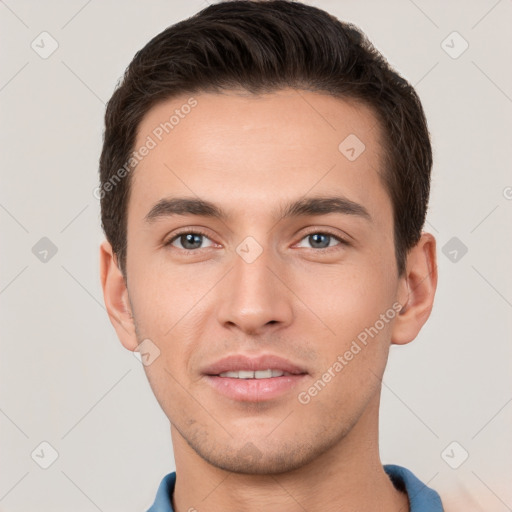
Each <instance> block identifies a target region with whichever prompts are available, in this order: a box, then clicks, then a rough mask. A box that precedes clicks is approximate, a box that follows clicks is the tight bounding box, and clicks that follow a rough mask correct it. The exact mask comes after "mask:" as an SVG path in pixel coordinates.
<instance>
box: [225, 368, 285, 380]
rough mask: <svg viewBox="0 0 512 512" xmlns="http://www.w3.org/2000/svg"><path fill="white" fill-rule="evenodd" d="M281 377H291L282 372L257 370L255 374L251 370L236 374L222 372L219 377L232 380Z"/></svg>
mask: <svg viewBox="0 0 512 512" xmlns="http://www.w3.org/2000/svg"><path fill="white" fill-rule="evenodd" d="M283 375H291V374H290V373H288V372H283V371H282V370H272V369H270V368H269V369H268V370H257V371H255V372H253V371H251V370H240V371H237V372H223V373H221V374H220V375H219V377H231V378H232V379H270V378H271V377H282V376H283Z"/></svg>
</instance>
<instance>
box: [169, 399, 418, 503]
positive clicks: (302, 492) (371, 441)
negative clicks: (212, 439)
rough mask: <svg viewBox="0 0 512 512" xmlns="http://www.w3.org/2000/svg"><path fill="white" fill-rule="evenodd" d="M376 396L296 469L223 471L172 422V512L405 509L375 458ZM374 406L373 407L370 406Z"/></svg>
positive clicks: (402, 495) (399, 496) (402, 496)
mask: <svg viewBox="0 0 512 512" xmlns="http://www.w3.org/2000/svg"><path fill="white" fill-rule="evenodd" d="M378 407H379V403H378V399H377V400H376V401H375V402H374V403H372V404H370V405H369V406H368V408H367V410H366V411H365V413H364V414H363V416H361V418H360V419H359V421H358V422H357V424H356V425H355V426H354V427H353V428H352V429H351V431H350V432H349V433H348V434H347V435H346V436H345V437H343V438H342V439H341V440H340V441H339V442H338V443H337V444H336V445H335V446H333V447H332V448H331V449H329V450H327V451H326V452H325V453H322V454H319V456H318V457H316V458H315V459H314V460H313V461H311V462H310V463H309V464H307V465H304V466H302V467H300V468H298V469H296V470H293V471H290V472H286V473H279V474H268V475H258V474H255V475H252V474H240V473H233V472H230V471H225V470H224V469H221V468H218V467H216V466H213V465H212V464H210V463H208V462H206V461H205V460H203V459H202V458H201V457H200V456H199V455H198V454H197V453H196V452H195V451H194V450H193V449H192V448H191V447H190V446H189V445H188V444H187V442H186V441H185V439H184V438H183V437H182V436H181V435H180V434H179V432H178V431H177V430H176V429H175V428H174V427H173V426H171V435H172V440H173V447H174V457H175V462H176V475H177V478H176V486H175V490H174V495H173V507H174V510H175V512H189V511H196V512H200V511H202V510H208V512H229V511H235V510H236V511H243V512H260V511H261V510H279V511H280V512H303V511H304V510H307V511H308V512H331V511H332V512H334V511H339V510H340V509H343V510H379V511H380V512H394V511H396V510H400V511H402V512H406V511H408V510H409V502H408V498H407V496H406V495H405V494H404V493H401V492H399V491H398V490H396V489H395V487H394V486H393V484H392V483H391V480H390V479H389V477H388V476H387V474H386V473H385V471H384V469H383V467H382V464H381V462H380V458H379V445H378ZM375 409H376V410H375Z"/></svg>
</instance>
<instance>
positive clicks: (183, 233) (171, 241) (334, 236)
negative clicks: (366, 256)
mask: <svg viewBox="0 0 512 512" xmlns="http://www.w3.org/2000/svg"><path fill="white" fill-rule="evenodd" d="M182 235H201V236H204V237H206V238H208V239H209V240H210V237H209V236H208V234H207V233H205V232H204V231H201V230H200V229H198V230H195V231H181V232H179V233H177V234H175V235H174V236H173V237H172V238H170V239H169V240H168V241H167V242H165V243H164V246H171V247H173V248H174V249H178V250H179V251H184V252H187V253H194V252H198V251H200V250H201V249H208V247H201V248H199V249H181V248H180V247H174V246H172V243H173V242H174V241H175V240H177V239H178V238H179V237H180V236H182ZM310 235H327V236H329V237H331V238H334V239H335V240H336V241H338V242H339V245H345V246H348V245H350V244H349V242H348V241H347V240H345V239H344V238H341V237H340V236H339V235H335V234H334V233H332V232H330V231H319V230H313V231H310V232H308V233H305V234H304V236H303V237H302V238H301V239H300V240H299V242H300V241H302V240H304V238H306V237H308V236H310ZM339 245H335V246H333V247H324V248H322V249H316V248H315V247H310V248H309V247H308V249H312V250H316V251H322V252H330V251H331V250H333V249H334V250H335V249H336V248H337V247H339Z"/></svg>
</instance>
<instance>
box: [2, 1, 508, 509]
mask: <svg viewBox="0 0 512 512" xmlns="http://www.w3.org/2000/svg"><path fill="white" fill-rule="evenodd" d="M310 3H312V4H314V5H317V6H319V7H321V8H324V9H326V10H328V11H329V12H331V13H333V14H334V15H336V16H337V17H339V18H340V19H343V20H347V21H351V22H353V23H355V24H356V25H358V26H359V27H360V28H362V29H363V30H364V31H365V32H366V33H367V34H368V35H369V37H370V40H372V42H373V43H374V44H375V45H376V47H377V48H378V49H379V50H380V51H382V53H383V54H384V55H385V56H386V57H387V58H388V60H389V61H390V63H391V64H392V65H394V66H395V67H396V68H397V69H398V71H399V72H401V73H402V74H403V75H404V76H405V77H406V78H407V79H408V80H409V81H410V82H411V83H412V84H413V85H415V86H416V87H417V91H418V93H419V95H420V97H421V99H422V101H423V104H424V107H425V110H426V114H427V118H428V121H429V127H430V131H431V133H432V139H433V145H434V156H435V165H434V174H433V183H432V198H431V207H430V212H429V216H428V224H427V226H426V228H427V230H429V231H431V232H432V233H433V234H434V235H435V236H436V237H437V240H438V248H439V250H438V257H439V275H440V282H439V288H438V293H437V299H436V303H435V308H434V311H433V314H432V317H431V319H430V320H429V322H428V324H427V326H426V327H425V328H424V329H423V331H422V333H421V335H420V336H419V337H418V338H417V340H415V342H413V343H411V344H410V345H407V346H404V347H393V348H392V350H391V355H390V362H389V367H388V370H387V372H386V374H385V378H384V387H383V397H382V415H381V453H382V458H383V461H384V462H385V463H396V464H401V465H404V466H406V467H408V468H410V469H411V470H413V471H414V472H415V473H416V475H417V476H418V477H419V478H420V479H422V480H423V481H424V482H429V485H430V486H432V487H434V488H436V489H438V490H440V491H443V492H445V491H446V493H447V494H449V493H458V494H464V493H466V492H469V493H472V494H473V495H475V496H477V499H478V500H480V501H481V502H482V503H483V502H485V503H486V504H487V505H486V508H485V510H487V511H490V510H492V511H496V512H501V511H505V510H512V489H511V487H510V486H509V485H508V483H509V482H510V480H511V477H512V471H511V453H510V452H511V450H510V438H509V433H510V431H511V430H512V429H511V427H512V404H511V401H512V386H511V381H512V376H511V375H512V373H511V364H510V362H511V352H512V344H511V343H510V332H511V327H512V325H511V308H512V286H511V284H512V272H511V270H510V262H511V261H512V258H511V255H512V237H511V236H510V234H511V230H510V226H511V220H512V188H511V187H512V175H511V172H510V169H511V160H512V158H511V151H510V146H511V142H512V141H511V134H512V133H511V132H512V130H511V124H512V123H511V120H512V116H511V113H512V99H511V97H512V70H511V66H510V62H512V59H511V57H512V35H511V34H512V30H511V26H510V20H511V19H512V2H511V0H500V1H496V0H479V1H472V2H467V1H450V2H445V1H426V0H422V1H420V0H416V1H415V2H413V1H412V0H394V1H393V2H379V1H376V0H375V1H365V2H361V1H348V0H347V1H334V0H333V1H329V0H317V1H315V2H310ZM205 6H206V2H205V1H199V0H195V1H184V0H166V1H163V0H160V1H153V2H142V1H134V0H130V1H123V2H121V1H117V2H115V1H112V0H109V1H99V0H92V1H84V0H73V1H67V2H64V1H49V0H46V1H41V2H35V1H33V2H29V1H26V0H25V1H23V0H5V1H0V37H1V42H0V48H1V66H0V106H1V116H2V118H1V119H2V123H1V128H0V135H1V172H2V185H1V189H0V225H1V239H0V242H1V249H0V251H1V252H0V258H1V260H0V262H1V264H0V306H1V310H0V311H1V313H0V322H1V324H0V326H1V351H0V431H1V441H0V510H1V511H3V512H27V511H32V510H34V511H35V510H38V511H39V512H47V511H48V512H49V511H52V512H57V511H69V510H73V511H75V512H81V511H83V512H89V511H90V512H93V511H95V510H100V511H105V512H106V511H121V510H122V511H125V512H130V511H133V512H136V511H137V512H140V511H142V510H145V509H146V507H148V506H149V505H150V504H151V502H152V500H153V498H154V495H155V492H156V488H157V485H158V484H159V482H160V480H161V478H162V477H163V476H164V475H165V474H166V473H168V472H170V471H171V470H173V469H174V462H173V456H172V446H171V442H170V434H169V426H168V421H167V419H166V417H165V415H164V414H163V412H162V411H161V410H160V408H159V406H158V404H157V402H156V400H155V398H154V397H153V395H152V393H151V390H150V388H149V385H148V383H147V381H146V378H145V375H144V372H143V369H142V366H141V364H140V363H139V361H138V360H137V359H136V358H135V357H134V356H133V354H132V353H131V352H128V351H126V350H125V349H123V348H122V346H121V344H120V343H119V341H118V340H117V337H116V335H115V332H114V330H113V328H112V326H111V324H110V322H109V320H108V317H107V314H106V311H105V308H104V305H103V298H102V293H101V287H100V281H99V271H98V246H99V243H100V242H101V240H102V239H103V237H102V233H101V230H100V221H99V202H98V201H97V200H96V199H95V197H94V196H93V189H94V188H95V187H96V186H97V164H98V158H99V153H100V149H101V138H102V130H103V114H104V108H105V105H104V104H105V102H106V101H107V100H108V99H109V98H110V95H111V94H112V92H113V90H114V87H115V84H116V83H117V81H118V79H119V78H120V77H121V75H122V73H123V71H124V69H125V67H126V66H127V65H128V63H129V61H130V60H131V58H132V57H133V55H134V53H135V52H136V51H137V50H138V49H140V48H141V47H142V46H143V45H144V44H145V43H146V42H147V41H149V39H150V38H152V37H153V36H154V35H156V34H157V33H159V32H160V31H162V30H163V29H164V28H166V27H167V26H169V25H171V24H173V23H175V22H176V21H178V20H180V19H183V18H184V17H188V16H190V15H192V14H193V13H195V12H197V11H198V10H199V9H201V8H203V7H205ZM43 31H47V32H48V33H49V34H51V36H52V37H53V38H54V39H55V40H56V41H57V42H58V45H59V47H58V49H57V50H56V51H55V52H54V53H53V54H52V55H51V56H49V57H48V58H47V59H43V58H41V57H40V56H39V54H38V53H36V51H34V50H33V49H32V48H31V43H32V42H33V41H35V44H39V47H42V46H43V45H44V47H45V48H46V49H48V48H49V40H48V39H46V40H45V42H43V43H41V37H40V36H39V35H40V33H41V32H43ZM454 31H457V32H458V33H459V34H460V35H461V36H462V38H463V39H464V40H465V41H467V43H468V44H469V47H468V49H467V50H466V51H465V52H464V53H462V54H461V55H460V56H458V58H453V55H454V54H456V53H458V52H459V51H460V50H461V49H462V48H463V44H464V41H463V40H462V39H460V38H458V36H456V35H455V36H454V35H451V34H452V32H454ZM45 37H46V36H45ZM447 38H448V39H447ZM445 40H446V42H445V43H443V44H442V42H443V41H445ZM445 50H447V51H448V52H451V53H452V56H450V55H449V54H448V53H447V52H446V51H445ZM507 187H508V188H507ZM43 237H47V238H48V239H50V240H51V241H52V242H53V244H55V246H56V247H57V253H56V254H55V255H54V256H51V253H48V255H47V256H46V258H47V261H46V262H43V261H41V260H40V259H39V258H43V257H44V256H45V254H44V253H41V252H38V250H41V249H40V248H39V249H38V247H39V246H36V250H34V252H36V254H34V253H33V251H32V248H33V247H34V246H35V245H36V243H38V241H39V240H40V239H41V238H43ZM453 237H457V239H458V240H459V242H457V241H455V242H453V241H452V242H451V244H453V243H457V244H459V246H460V243H462V244H464V245H465V246H466V247H467V249H468V251H467V253H466V254H465V255H462V252H461V250H460V247H459V248H457V247H456V246H452V245H448V246H447V247H446V248H445V252H446V253H447V255H445V254H444V253H443V247H445V245H446V244H447V243H448V242H449V241H450V240H451V239H452V238H453ZM454 250H456V251H457V253H454V252H453V251H454ZM450 253H451V254H450ZM36 255H38V256H39V257H36ZM455 257H456V258H457V259H456V261H452V260H453V259H454V258H455ZM43 441H46V442H48V443H50V445H51V446H52V447H53V449H55V450H56V451H57V452H58V458H57V459H56V460H55V462H54V463H53V464H52V465H51V466H50V467H48V468H47V469H42V468H41V467H40V464H44V463H45V462H46V463H48V462H51V449H50V448H48V447H47V446H46V445H43V446H40V443H41V442H43ZM453 441H456V442H457V443H458V444H457V445H452V446H450V447H449V448H448V450H445V449H446V448H447V447H448V446H449V445H450V443H452V442H453ZM34 450H35V452H34ZM464 450H465V451H467V452H468V453H469V457H468V459H467V460H466V461H465V462H464V463H463V464H462V465H460V467H459V468H458V469H452V468H451V467H450V466H449V464H448V462H449V463H451V464H452V465H458V464H459V463H460V461H461V460H462V459H463V456H464ZM33 452H34V455H33V456H31V454H32V453H33ZM443 453H444V456H443V455H442V454H443Z"/></svg>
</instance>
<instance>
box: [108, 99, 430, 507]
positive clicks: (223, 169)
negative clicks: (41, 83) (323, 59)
mask: <svg viewBox="0 0 512 512" xmlns="http://www.w3.org/2000/svg"><path fill="white" fill-rule="evenodd" d="M188 98H189V96H183V97H180V98H174V99H172V100H167V101H165V102H163V103H160V104H158V105H156V106H155V107H153V109H152V110H150V111H149V112H148V113H147V115H146V116H145V118H144V119H143V121H142V122H141V124H140V126H139V130H138V136H137V142H136V145H135V146H136V148H138V147H140V146H141V145H142V144H143V143H144V141H145V140H146V137H147V136H148V135H150V134H151V133H152V131H153V130H154V128H155V127H156V126H158V125H159V124H160V123H161V122H163V121H164V120H166V119H168V118H169V115H171V114H172V113H173V111H174V110H175V109H176V108H179V107H180V105H183V104H184V103H185V102H186V101H187V100H188ZM194 98H195V99H196V100H197V102H198V103H197V106H196V107H195V108H194V109H193V110H192V111H191V112H190V114H188V115H187V116H186V117H185V118H184V119H181V120H180V123H179V124H178V125H176V126H175V128H174V129H173V131H172V132H171V133H170V134H169V135H167V136H166V137H164V138H163V140H162V141H161V142H160V143H159V144H158V145H157V147H156V148H154V149H152V150H151V152H150V153H149V155H147V156H146V157H145V158H144V159H143V160H142V161H141V162H140V163H139V164H138V166H137V168H136V170H135V171H134V174H133V176H132V178H133V181H132V191H131V197H130V201H129V207H128V235H127V240H128V249H127V267H126V268H127V280H125V279H124V277H123V275H122V273H121V272H120V271H119V268H118V266H117V260H116V257H115V255H114V254H113V253H112V248H111V247H110V245H109V243H108V242H107V241H105V242H103V244H102V245H101V249H100V262H101V280H102V286H103V291H104V298H105V304H106V307H107V310H108V314H109V316H110V319H111V321H112V323H113V325H114V327H115V329H116V331H117V334H118V337H119V339H120V341H121V343H122V344H123V345H124V346H125V347H126V348H127V349H128V350H135V349H136V348H137V345H138V343H140V342H141V341H142V340H144V339H147V338H149V339H150V340H151V341H152V342H153V343H154V344H155V345H156V346H157V347H158V349H159V350H160V356H159V357H158V358H157V359H155V361H154V362H153V363H152V364H150V365H148V366H146V367H145V371H146V374H147V377H148V380H149V383H150V385H151V387H152V389H153V392H154V394H155V396H156V398H157V400H158V402H159V403H160V405H161V407H162V409H163V411H164V412H165V414H166V415H167V417H168V418H169V421H170V424H171V427H170V428H171V435H172V441H173V447H174V456H175V462H176V468H177V475H178V476H177V482H176V488H175V492H174V497H173V505H174V507H175V510H176V511H177V512H185V511H188V510H189V509H191V508H192V507H193V508H194V509H195V510H197V511H199V512H201V511H203V510H205V511H206V510H207V511H209V512H216V511H219V512H220V511H222V512H226V511H241V510H243V511H246V512H251V511H261V510H280V511H284V512H292V511H293V512H296V511H297V512H298V511H303V510H308V512H315V511H322V512H329V511H334V510H336V511H339V510H341V509H342V510H381V511H384V512H386V511H398V510H402V511H407V510H408V500H407V497H406V495H405V494H403V493H401V492H398V491H397V490H396V489H395V488H394V487H393V485H392V484H391V481H390V479H389V478H388V476H387V475H386V473H385V472H384V470H383V468H382V465H381V461H380V458H379V446H378V414H379V401H380V390H381V378H382V375H383V372H384V369H385V366H386V362H387V357H388V352H389V347H390V345H391V344H392V343H394V344H405V343H409V342H410V341H412V340H413V339H414V338H415V337H416V335H417V334H418V332H419V330H420V329H421V327H422V326H423V324H424V323H425V321H426V320H427V318H428V316H429V315H430V311H431V308H432V303H433V299H434V294H435V289H436V284H437V270H436V255H435V239H434V238H433V236H432V235H430V234H428V233H423V234H422V236H421V239H420V241H419V242H418V244H417V245H416V246H415V247H414V248H413V249H412V250H411V251H410V253H409V254H408V258H407V265H406V272H405V273H404V274H403V275H402V276H399V275H398V272H397V265H396V260H395V252H394V239H393V219H392V204H391V201H390V198H389V196H388V194H387V191H386V189H385V188H384V185H383V182H382V179H381V176H380V174H381V173H382V172H383V169H382V168H381V160H382V150H381V147H382V146H381V142H380V140H381V135H380V132H379V126H378V124H377V121H376V118H375V116H374V114H373V113H372V111H371V110H370V109H368V108H366V107H365V106H363V105H359V104H356V103H354V102H346V101H343V100H340V99H336V98H333V97H331V96H328V95H324V94H320V93H314V92H306V91H296V90H292V89H287V90H283V91H280V92H277V93H272V94H265V95H260V96H254V95H250V94H248V93H245V94H244V93H241V92H240V91H238V92H235V91H226V92H224V93H222V94H213V93H212V94H207V93H201V94H198V95H195V96H194ZM349 134H356V135H357V137H358V138H359V139H360V140H361V141H363V142H364V144H365V146H366V149H365V151H364V152H363V153H362V154H361V155H360V156H359V157H358V158H357V159H356V160H355V161H349V160H348V159H347V158H346V157H345V156H344V155H343V154H342V153H341V152H340V151H339V150H338V145H339V144H340V142H341V141H343V140H344V139H345V138H346V137H347V136H348V135H349ZM321 195H339V196H343V197H345V198H348V199H350V200H351V201H354V202H356V203H358V204H360V205H362V206H364V208H366V210H367V211H368V213H369V215H370V217H371V219H370V220H367V219H365V218H363V217H361V216H357V215H348V214H340V213H329V214H324V215H316V216H307V217H294V218H289V219H283V220H279V219H278V218H277V217H276V216H275V215H274V212H275V210H276V208H279V207H280V206H281V205H282V204H284V203H285V202H287V201H292V200H296V199H299V198H301V197H303V196H307V197H313V196H321ZM169 196H187V197H192V198H197V197H199V198H201V199H205V200H208V201H211V202H213V203H215V204H217V205H219V206H221V207H222V208H223V209H224V210H226V212H228V213H229V215H230V217H229V218H228V219H227V220H225V221H221V220H219V219H212V218H209V217H202V216H194V215H179V216H171V217H167V218H160V219H158V220H156V221H155V222H153V223H148V222H146V221H145V220H144V217H145V215H146V214H147V213H148V211H149V210H150V209H151V207H152V206H153V205H154V204H155V203H156V202H157V201H159V200H160V199H162V198H164V197H169ZM182 228H184V232H194V231H195V229H197V228H201V230H203V231H205V232H206V233H207V237H205V238H203V239H202V243H203V245H202V246H201V248H200V249H188V254H187V249H186V248H184V245H183V239H181V241H180V239H179V238H178V239H175V240H174V245H167V246H165V245H164V243H165V242H168V241H169V240H171V239H172V238H173V237H174V236H175V234H176V233H177V232H178V229H179V230H180V234H182ZM194 228H195V229H194ZM326 231H327V232H330V233H332V234H333V235H335V236H339V237H341V238H344V239H345V240H346V241H347V242H348V244H342V243H340V242H338V241H337V240H336V239H334V238H331V239H329V238H327V239H322V240H324V242H325V243H324V247H325V246H329V248H328V249H326V248H323V247H322V248H319V247H318V246H315V245H313V242H312V241H311V238H310V237H309V235H311V234H313V233H325V232H326ZM247 236H252V237H253V238H254V239H255V240H256V241H257V242H258V243H259V245H260V246H261V248H262V250H263V252H262V253H261V255H260V256H259V257H258V258H257V259H256V260H255V261H253V262H252V263H247V262H246V261H244V259H243V258H242V257H240V256H239V254H238V253H237V252H236V248H237V246H238V245H239V244H240V243H241V242H242V241H243V240H244V239H245V238H246V237H247ZM185 243H186V241H185ZM199 243H201V239H200V242H199ZM180 244H181V245H180ZM187 247H190V246H187ZM397 302H398V303H399V304H400V307H401V308H402V310H401V312H400V314H397V315H396V316H395V317H394V318H393V319H392V320H391V321H389V322H388V323H386V324H385V326H384V328H382V329H381V330H380V331H379V332H378V335H376V336H374V337H373V338H372V339H371V340H370V341H369V342H368V344H367V346H365V347H364V348H363V349H362V350H361V351H360V352H359V353H358V354H357V355H356V356H355V357H354V358H353V359H352V360H351V361H350V362H349V363H348V364H347V365H346V366H345V367H344V368H343V370H342V371H341V372H339V373H336V376H335V377H333V378H332V379H331V380H330V382H329V383H328V384H327V385H326V386H325V387H324V388H323V389H322V390H321V392H319V393H318V394H317V395H316V396H314V397H313V398H312V399H311V401H310V402H309V403H308V404H302V403H300V402H299V400H298V399H297V396H298V394H299V393H300V392H301V391H307V390H308V388H309V387H310V386H311V385H312V384H314V383H315V382H316V381H317V380H318V379H319V378H321V377H322V375H323V374H324V373H325V372H326V371H327V370H328V368H330V367H332V365H333V363H334V362H335V361H336V360H337V357H338V356H339V355H340V354H344V353H345V352H346V351H347V350H348V349H349V348H350V346H351V343H352V342H353V340H355V339H356V338H357V336H358V334H360V333H361V332H362V331H364V329H365V328H368V327H370V326H373V325H374V324H375V322H376V321H377V320H378V319H379V318H380V315H381V314H383V313H385V312H386V311H388V310H389V309H390V308H392V305H393V304H394V303H397ZM235 353H243V354H249V355H256V354H277V355H279V356H282V357H284V358H287V359H289V360H291V361H292V362H294V363H296V364H299V365H300V366H303V367H304V368H306V369H307V372H308V375H307V376H306V377H305V379H303V382H302V383H301V385H300V388H297V389H293V390H290V391H289V392H286V393H285V394H283V395H282V396H279V397H278V398H276V399H272V400H269V401H266V402H259V403H254V402H241V401H235V400H232V399H229V398H227V397H225V396H222V395H220V394H219V393H218V392H216V391H215V390H213V389H212V388H211V387H210V386H208V385H207V383H206V382H205V378H204V376H203V375H202V374H201V371H200V370H201V368H203V367H204V365H205V364H207V363H213V362H215V361H216V360H218V359H219V358H221V357H224V356H226V355H230V354H235ZM251 443H252V444H251ZM251 450H252V453H253V456H252V457H251V456H250V455H247V454H248V452H250V451H251ZM312 489H314V492H312Z"/></svg>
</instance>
